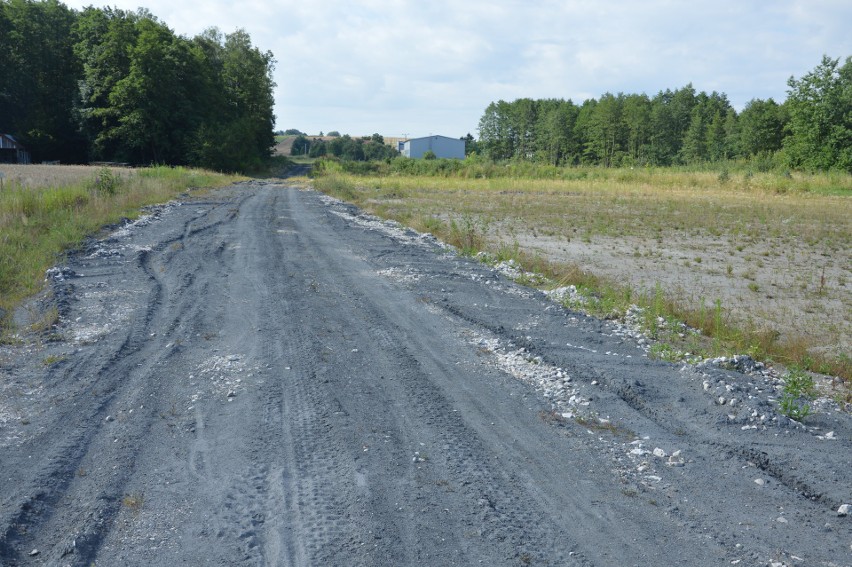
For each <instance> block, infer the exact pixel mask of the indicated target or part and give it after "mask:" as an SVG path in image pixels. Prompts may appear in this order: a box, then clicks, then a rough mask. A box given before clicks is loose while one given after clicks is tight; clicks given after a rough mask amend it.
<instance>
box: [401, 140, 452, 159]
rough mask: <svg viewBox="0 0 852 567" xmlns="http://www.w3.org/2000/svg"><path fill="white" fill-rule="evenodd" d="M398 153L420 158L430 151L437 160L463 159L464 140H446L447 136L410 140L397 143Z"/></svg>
mask: <svg viewBox="0 0 852 567" xmlns="http://www.w3.org/2000/svg"><path fill="white" fill-rule="evenodd" d="M397 149H398V150H399V153H401V154H402V155H404V156H405V157H410V158H422V157H423V154H425V153H426V152H428V151H429V150H432V152H433V153H434V154H435V156H437V157H439V158H450V159H464V140H457V139H455V138H448V137H447V136H427V137H425V138H411V139H410V140H406V141H404V142H398V143H397Z"/></svg>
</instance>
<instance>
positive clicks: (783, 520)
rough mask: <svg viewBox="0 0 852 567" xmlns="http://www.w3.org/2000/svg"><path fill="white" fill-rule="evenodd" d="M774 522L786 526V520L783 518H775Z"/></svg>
mask: <svg viewBox="0 0 852 567" xmlns="http://www.w3.org/2000/svg"><path fill="white" fill-rule="evenodd" d="M775 521H776V522H778V523H779V524H786V523H787V518H785V517H784V516H778V518H776V519H775Z"/></svg>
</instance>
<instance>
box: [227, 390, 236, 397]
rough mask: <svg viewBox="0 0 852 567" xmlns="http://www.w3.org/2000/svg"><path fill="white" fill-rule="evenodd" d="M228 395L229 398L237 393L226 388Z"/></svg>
mask: <svg viewBox="0 0 852 567" xmlns="http://www.w3.org/2000/svg"><path fill="white" fill-rule="evenodd" d="M228 397H229V398H235V397H237V393H236V392H235V391H233V390H228Z"/></svg>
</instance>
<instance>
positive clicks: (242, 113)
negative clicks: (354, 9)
mask: <svg viewBox="0 0 852 567" xmlns="http://www.w3.org/2000/svg"><path fill="white" fill-rule="evenodd" d="M273 65H274V59H273V56H272V54H271V53H270V52H266V53H263V52H261V51H259V50H258V49H257V48H256V47H254V46H252V43H251V38H250V37H249V35H248V34H247V33H246V32H244V31H242V30H238V31H235V32H234V33H231V34H226V35H223V34H222V33H221V32H220V31H219V30H217V29H209V30H207V31H205V32H204V33H202V34H200V35H198V36H196V37H194V38H191V39H189V38H186V37H183V36H179V35H175V33H174V32H173V31H172V30H171V29H169V28H168V27H167V26H166V25H165V24H164V23H163V22H161V21H159V20H158V19H157V18H156V17H155V16H154V15H152V14H151V13H149V12H148V11H147V10H144V9H139V10H137V11H136V12H129V11H123V10H119V9H115V8H94V7H88V8H86V9H84V10H82V11H76V10H73V9H70V8H68V7H66V6H65V5H63V4H61V3H60V2H58V1H56V0H41V1H33V0H0V133H5V134H12V135H14V136H15V137H16V138H17V139H18V140H19V141H20V142H21V143H22V144H24V145H25V146H26V147H27V149H28V150H29V151H30V153H31V154H32V157H33V160H34V161H43V160H60V161H62V162H70V163H84V162H88V161H116V162H127V163H132V164H151V163H156V164H173V165H178V164H190V165H197V166H203V167H208V168H212V169H217V170H226V171H235V170H244V169H248V168H252V167H257V166H259V165H260V164H261V163H262V162H263V161H264V160H265V159H266V158H268V157H269V156H270V154H271V149H272V147H273V146H274V143H275V140H274V136H273V133H272V130H273V123H274V118H275V117H274V115H273V112H272V106H273V93H272V90H273V88H274V86H275V84H274V82H273V81H272V70H273Z"/></svg>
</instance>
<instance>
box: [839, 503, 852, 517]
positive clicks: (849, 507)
mask: <svg viewBox="0 0 852 567" xmlns="http://www.w3.org/2000/svg"><path fill="white" fill-rule="evenodd" d="M849 512H852V504H843V505H842V506H841V507H840V508H838V509H837V515H838V516H841V517H842V516H848V515H849Z"/></svg>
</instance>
